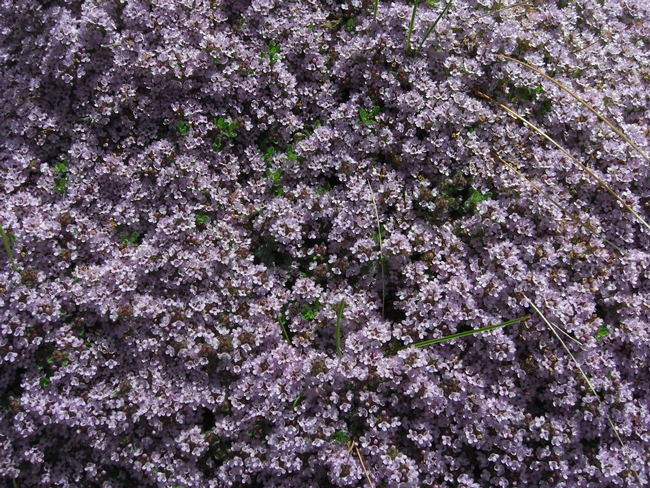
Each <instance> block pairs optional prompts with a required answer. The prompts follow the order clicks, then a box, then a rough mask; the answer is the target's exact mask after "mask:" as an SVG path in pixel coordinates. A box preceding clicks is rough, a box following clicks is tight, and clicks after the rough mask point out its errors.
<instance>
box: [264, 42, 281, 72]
mask: <svg viewBox="0 0 650 488" xmlns="http://www.w3.org/2000/svg"><path fill="white" fill-rule="evenodd" d="M279 52H280V46H278V45H277V44H276V43H275V41H273V40H272V41H271V42H269V46H268V48H267V49H266V51H265V52H263V53H262V57H263V58H266V57H268V58H269V62H270V63H271V66H273V65H274V64H275V63H276V62H277V61H278V60H279V59H280V56H279V55H278V53H279Z"/></svg>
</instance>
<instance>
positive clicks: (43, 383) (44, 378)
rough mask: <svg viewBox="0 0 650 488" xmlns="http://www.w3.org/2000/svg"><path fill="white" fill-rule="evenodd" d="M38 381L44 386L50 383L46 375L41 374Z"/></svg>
mask: <svg viewBox="0 0 650 488" xmlns="http://www.w3.org/2000/svg"><path fill="white" fill-rule="evenodd" d="M38 382H39V384H40V385H41V386H42V387H44V388H45V387H48V386H50V384H51V381H50V379H49V378H48V377H47V376H41V377H40V379H39V380H38Z"/></svg>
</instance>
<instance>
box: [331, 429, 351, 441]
mask: <svg viewBox="0 0 650 488" xmlns="http://www.w3.org/2000/svg"><path fill="white" fill-rule="evenodd" d="M330 439H332V440H333V441H334V442H336V443H338V444H342V443H343V442H348V441H349V440H350V439H352V437H350V436H349V435H348V434H346V433H345V432H343V431H342V430H337V431H336V432H334V433H333V434H332V435H331V436H330Z"/></svg>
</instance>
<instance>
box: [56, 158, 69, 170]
mask: <svg viewBox="0 0 650 488" xmlns="http://www.w3.org/2000/svg"><path fill="white" fill-rule="evenodd" d="M67 161H68V160H67V159H64V160H63V161H59V162H58V163H57V165H56V168H54V171H55V172H56V173H65V172H66V171H68V167H67V166H66V163H67Z"/></svg>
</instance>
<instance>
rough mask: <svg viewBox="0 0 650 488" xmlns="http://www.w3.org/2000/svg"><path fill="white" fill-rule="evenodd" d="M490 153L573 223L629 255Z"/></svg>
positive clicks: (496, 155)
mask: <svg viewBox="0 0 650 488" xmlns="http://www.w3.org/2000/svg"><path fill="white" fill-rule="evenodd" d="M492 154H493V155H494V156H495V157H496V158H497V159H498V160H499V161H501V162H502V163H503V164H505V165H506V166H507V167H508V168H510V169H511V170H512V171H514V172H515V173H516V174H517V175H518V176H519V177H521V178H523V179H524V180H526V181H527V182H528V184H530V186H532V187H533V188H535V190H537V191H538V192H539V193H541V194H542V195H543V196H544V198H546V199H547V200H548V201H549V202H551V203H552V204H553V205H555V206H556V207H557V208H559V209H560V210H561V211H562V213H564V215H566V216H567V217H568V218H570V219H571V220H572V221H573V223H575V224H577V225H580V226H582V227H583V228H585V229H587V230H588V231H590V232H592V233H593V234H595V235H596V236H598V237H599V238H600V239H602V240H603V242H606V243H607V244H609V245H610V246H612V247H613V248H614V249H616V250H617V251H618V252H619V253H621V255H624V256H629V253H627V252H625V251H623V249H621V248H620V247H618V246H617V245H616V244H614V243H613V242H611V241H608V240H607V239H605V238H604V237H602V236H601V235H600V234H599V233H598V232H597V231H596V229H594V228H593V226H592V225H591V224H590V223H589V222H582V221H580V219H578V217H576V216H575V215H573V214H571V213H570V212H569V211H568V210H566V209H565V208H564V207H563V206H562V205H560V204H559V203H557V202H556V201H555V200H554V199H553V198H552V197H551V196H550V195H548V194H547V193H546V192H544V190H542V189H541V188H540V187H539V186H537V185H536V184H535V183H533V182H532V181H531V180H529V179H528V178H526V176H524V175H523V174H522V173H521V172H520V171H519V170H517V168H515V167H514V166H512V165H510V164H509V163H507V162H506V161H505V160H504V159H503V158H502V157H501V156H499V155H498V154H497V153H495V152H493V153H492Z"/></svg>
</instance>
